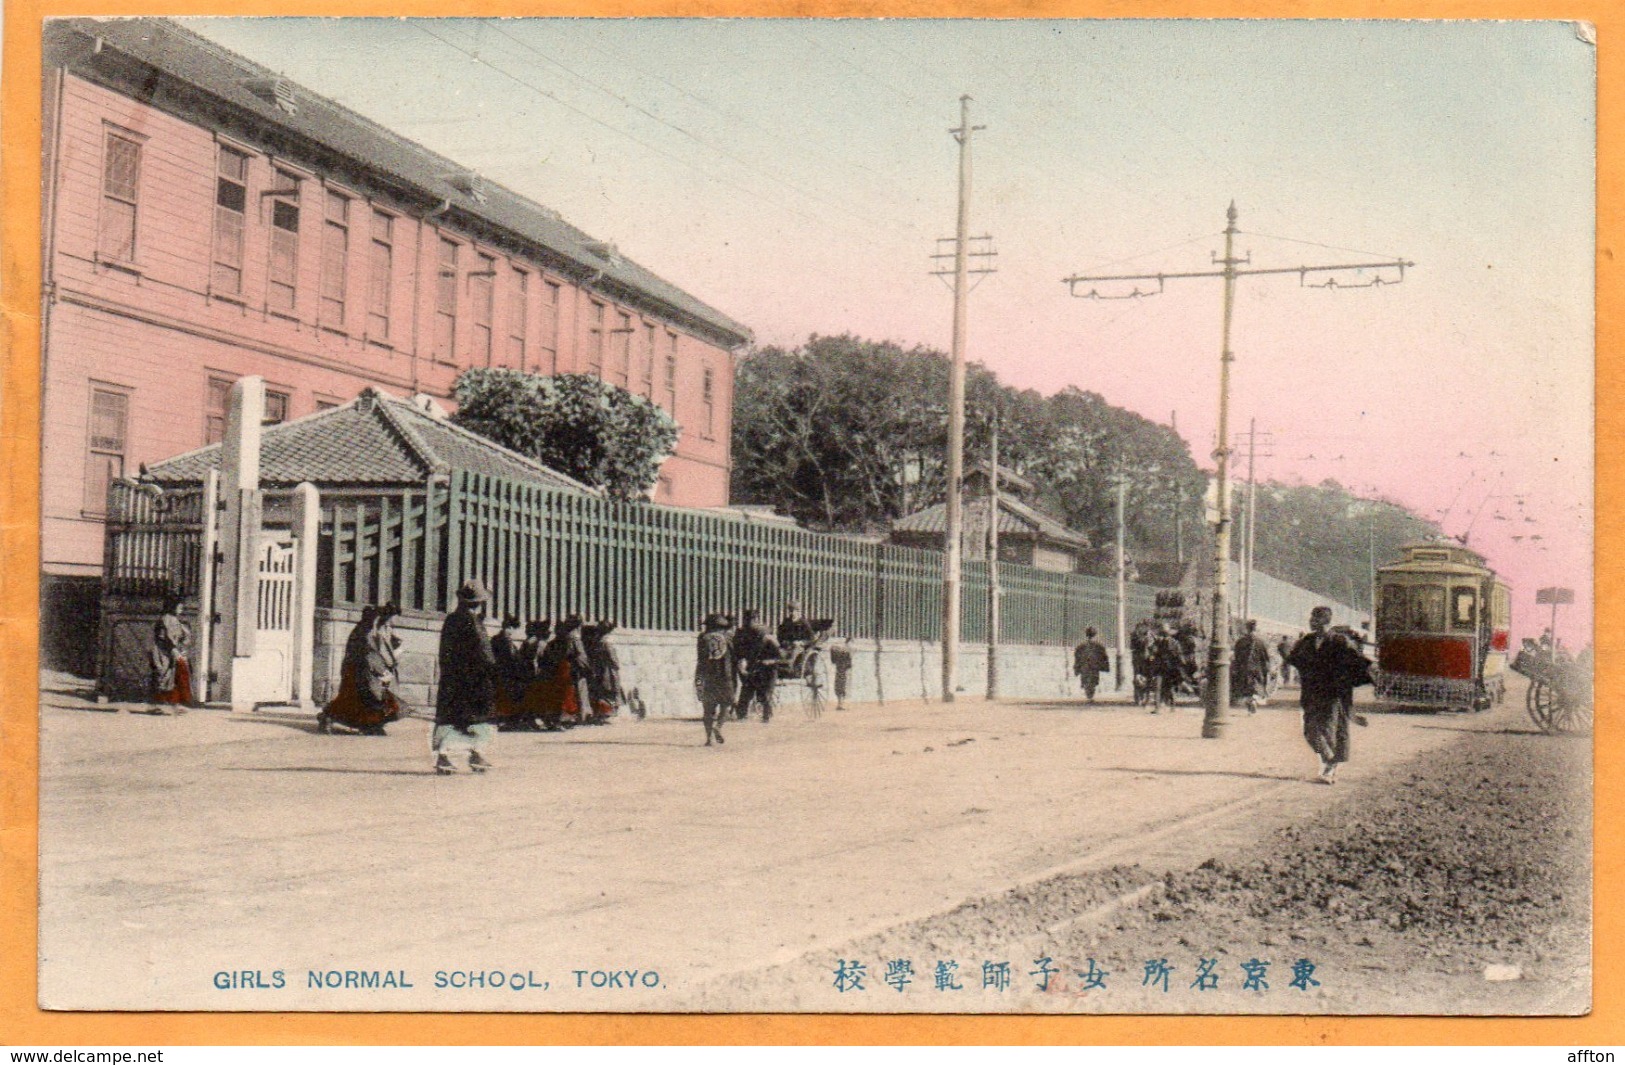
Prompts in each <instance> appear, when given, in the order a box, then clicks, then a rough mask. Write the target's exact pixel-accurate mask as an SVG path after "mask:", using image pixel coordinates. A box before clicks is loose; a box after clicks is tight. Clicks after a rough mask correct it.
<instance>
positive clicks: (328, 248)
mask: <svg viewBox="0 0 1625 1065" xmlns="http://www.w3.org/2000/svg"><path fill="white" fill-rule="evenodd" d="M326 203H327V206H326V219H325V221H324V222H323V224H322V306H321V323H322V324H323V325H325V326H327V327H328V328H330V329H343V328H344V294H345V289H346V276H347V275H348V274H349V269H348V267H349V263H350V197H348V196H345V195H344V194H342V193H338V192H334V191H333V190H332V189H328V190H327V200H326Z"/></svg>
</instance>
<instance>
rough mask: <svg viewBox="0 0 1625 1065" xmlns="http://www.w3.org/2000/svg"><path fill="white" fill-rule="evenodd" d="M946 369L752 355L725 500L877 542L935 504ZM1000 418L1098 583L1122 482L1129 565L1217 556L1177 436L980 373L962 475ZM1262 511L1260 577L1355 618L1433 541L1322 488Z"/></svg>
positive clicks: (816, 349)
mask: <svg viewBox="0 0 1625 1065" xmlns="http://www.w3.org/2000/svg"><path fill="white" fill-rule="evenodd" d="M948 369H949V366H948V358H947V356H946V355H945V354H944V353H942V352H940V351H937V350H934V349H932V348H927V347H920V346H916V347H912V348H904V347H902V346H900V345H898V344H894V343H890V342H886V341H873V340H865V339H862V338H859V337H854V336H851V335H842V336H812V337H810V338H808V340H807V342H806V343H805V344H802V345H800V346H798V347H795V348H789V349H786V348H780V347H764V348H759V349H757V350H755V351H752V352H750V353H748V354H747V355H746V356H745V357H744V358H742V359H741V360H740V363H739V370H738V376H737V380H736V383H735V389H734V412H733V415H734V416H733V462H734V473H733V486H732V498H733V501H734V502H735V503H745V504H767V505H772V506H774V507H777V508H778V509H779V510H780V511H781V512H782V513H785V514H788V515H790V516H792V517H794V518H795V519H796V520H798V521H800V522H801V523H803V524H805V525H807V526H809V527H811V528H815V529H822V530H826V531H836V532H855V533H881V532H884V531H886V530H887V529H888V528H889V527H890V526H891V524H892V522H894V521H896V520H897V519H898V518H900V517H902V516H904V515H906V514H910V513H913V512H915V511H917V510H920V509H922V508H924V507H926V506H929V505H931V504H933V503H939V502H941V501H942V499H943V497H944V493H945V489H946V477H945V465H946V452H947V440H948ZM995 417H996V418H997V420H998V423H999V463H1000V465H1001V466H1003V467H1005V468H1007V469H1010V470H1013V471H1015V472H1016V473H1019V474H1021V475H1022V476H1024V477H1025V478H1026V479H1028V480H1029V481H1031V482H1033V483H1034V484H1035V485H1036V486H1037V489H1038V495H1037V498H1036V499H1035V500H1034V502H1035V503H1036V504H1037V505H1038V506H1039V507H1040V509H1042V510H1044V511H1045V512H1047V513H1049V514H1051V515H1052V516H1054V517H1055V518H1057V519H1059V520H1061V521H1063V522H1065V523H1066V524H1067V525H1068V526H1070V527H1071V528H1073V529H1075V530H1077V531H1079V532H1082V533H1084V534H1085V535H1087V536H1088V537H1089V539H1090V542H1091V543H1092V544H1094V545H1096V551H1095V554H1094V557H1093V558H1092V559H1090V560H1089V568H1090V569H1091V570H1092V571H1093V572H1097V573H1107V572H1110V570H1111V567H1112V565H1113V561H1114V552H1113V547H1114V545H1115V542H1116V535H1117V525H1116V522H1117V515H1116V505H1117V489H1116V477H1117V476H1118V475H1119V474H1122V475H1124V476H1125V477H1126V479H1127V483H1128V492H1127V505H1126V507H1125V508H1124V513H1125V526H1126V540H1127V543H1128V547H1129V551H1130V554H1131V556H1132V557H1133V558H1136V559H1138V560H1140V561H1141V562H1142V563H1150V562H1157V563H1163V565H1159V566H1158V567H1157V568H1158V570H1159V571H1160V572H1161V573H1163V574H1168V573H1170V572H1171V567H1169V566H1167V565H1166V563H1168V562H1171V561H1172V560H1173V559H1174V558H1175V555H1176V539H1178V540H1180V541H1182V545H1181V546H1182V548H1183V550H1182V552H1181V553H1182V554H1183V556H1184V559H1185V560H1186V561H1187V562H1190V561H1196V560H1201V559H1209V558H1211V557H1212V551H1213V539H1212V531H1211V529H1210V527H1209V526H1208V525H1207V524H1206V521H1205V507H1204V498H1205V494H1206V490H1207V483H1208V475H1207V473H1206V472H1205V471H1203V470H1202V469H1201V468H1200V467H1199V466H1198V465H1197V463H1196V461H1195V459H1194V458H1193V457H1192V455H1191V452H1190V448H1189V446H1188V445H1187V444H1186V443H1185V441H1184V439H1183V438H1181V437H1180V436H1179V434H1178V433H1176V432H1175V431H1174V430H1173V429H1172V428H1171V427H1169V426H1165V425H1159V424H1157V423H1155V422H1152V421H1150V420H1149V419H1147V418H1145V417H1142V416H1141V415H1139V414H1136V413H1134V412H1133V411H1128V410H1124V409H1123V408H1121V407H1115V406H1113V405H1111V404H1110V403H1107V402H1106V401H1105V400H1104V399H1103V398H1101V397H1100V396H1099V395H1098V394H1096V393H1094V392H1086V391H1083V390H1081V389H1078V388H1074V387H1068V388H1065V389H1062V390H1061V391H1060V392H1057V393H1055V394H1054V395H1051V396H1044V395H1041V394H1040V393H1038V392H1036V391H1032V390H1021V389H1016V388H1011V387H1010V386H1008V385H1005V384H1003V383H1002V382H1000V381H999V379H998V377H997V375H996V374H994V373H993V372H992V371H991V370H988V369H987V368H986V367H983V366H980V365H975V364H973V365H971V366H970V367H969V370H968V374H967V379H966V440H965V447H966V456H965V468H966V469H967V470H971V469H974V468H975V467H976V466H977V465H978V464H985V463H986V462H987V461H988V454H989V445H990V438H991V435H992V434H991V430H992V425H993V421H994V419H995ZM1257 506H1258V533H1257V538H1256V541H1255V546H1254V559H1255V561H1256V562H1257V564H1258V567H1259V568H1260V569H1262V570H1264V571H1266V572H1268V573H1270V574H1272V575H1274V576H1277V577H1280V578H1281V579H1282V580H1286V581H1290V582H1292V583H1293V584H1297V585H1299V586H1301V587H1304V588H1308V589H1310V590H1312V591H1317V592H1320V593H1321V594H1323V595H1326V596H1328V597H1331V598H1335V599H1337V600H1340V601H1342V602H1346V603H1349V604H1350V605H1356V606H1361V605H1364V604H1365V603H1366V601H1367V599H1369V595H1370V593H1369V588H1368V584H1369V581H1368V568H1369V564H1370V559H1371V558H1372V557H1374V558H1375V560H1376V563H1377V565H1382V564H1383V563H1384V562H1386V561H1389V560H1391V559H1392V558H1394V557H1396V555H1397V549H1398V547H1399V545H1400V544H1401V543H1404V542H1405V541H1407V540H1413V539H1417V538H1419V537H1423V536H1429V535H1434V534H1436V533H1437V529H1436V527H1435V526H1433V525H1432V524H1430V523H1428V522H1426V521H1424V520H1423V519H1421V518H1419V517H1417V516H1416V515H1415V514H1412V513H1410V512H1409V511H1407V510H1405V509H1404V508H1403V507H1400V506H1398V505H1397V504H1393V503H1388V502H1381V501H1372V500H1363V499H1359V498H1357V497H1355V496H1354V495H1352V494H1350V493H1349V492H1347V491H1346V490H1345V489H1343V488H1342V487H1341V486H1340V485H1337V484H1336V483H1335V482H1331V481H1328V482H1325V483H1323V484H1320V485H1304V486H1287V485H1279V484H1267V485H1260V487H1259V490H1258V493H1257ZM1238 516H1239V511H1238ZM1237 530H1238V532H1239V530H1240V527H1239V525H1238V526H1237ZM1235 540H1236V543H1237V548H1236V550H1237V552H1238V557H1239V550H1240V546H1239V544H1240V537H1239V536H1238V537H1236V538H1235ZM1146 568H1148V569H1149V568H1150V567H1149V565H1147V566H1146Z"/></svg>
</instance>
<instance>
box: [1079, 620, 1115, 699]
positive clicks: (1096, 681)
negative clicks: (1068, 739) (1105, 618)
mask: <svg viewBox="0 0 1625 1065" xmlns="http://www.w3.org/2000/svg"><path fill="white" fill-rule="evenodd" d="M1111 668H1112V665H1111V659H1109V658H1108V657H1107V656H1106V645H1105V644H1103V643H1101V642H1100V641H1099V640H1098V639H1096V638H1095V629H1094V627H1093V626H1090V627H1089V628H1086V629H1084V630H1083V642H1082V643H1080V644H1078V646H1077V647H1075V648H1073V650H1072V672H1073V673H1075V674H1076V675H1077V678H1078V682H1079V683H1080V684H1082V685H1083V695H1084V698H1086V699H1088V700H1089V701H1090V702H1091V703H1092V702H1094V701H1095V690H1096V689H1097V688H1099V687H1100V675H1101V674H1102V673H1106V672H1109V671H1110V670H1111Z"/></svg>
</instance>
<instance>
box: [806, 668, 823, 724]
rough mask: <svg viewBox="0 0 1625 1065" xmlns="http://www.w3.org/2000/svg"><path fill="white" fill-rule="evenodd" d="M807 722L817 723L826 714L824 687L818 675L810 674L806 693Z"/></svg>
mask: <svg viewBox="0 0 1625 1065" xmlns="http://www.w3.org/2000/svg"><path fill="white" fill-rule="evenodd" d="M806 708H807V720H809V721H817V720H818V719H819V718H820V717H822V716H823V713H824V686H823V685H822V684H820V683H818V676H817V674H808V676H807V693H806Z"/></svg>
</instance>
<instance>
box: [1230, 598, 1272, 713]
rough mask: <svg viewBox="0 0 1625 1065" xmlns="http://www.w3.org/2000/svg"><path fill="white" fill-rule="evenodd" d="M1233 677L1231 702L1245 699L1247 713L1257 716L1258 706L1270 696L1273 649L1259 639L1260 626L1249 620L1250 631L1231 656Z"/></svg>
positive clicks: (1244, 635)
mask: <svg viewBox="0 0 1625 1065" xmlns="http://www.w3.org/2000/svg"><path fill="white" fill-rule="evenodd" d="M1230 675H1231V677H1232V681H1231V689H1230V698H1231V699H1232V700H1236V699H1245V700H1246V702H1247V712H1248V713H1249V714H1256V713H1258V704H1259V702H1260V701H1261V700H1263V699H1267V698H1268V697H1269V693H1270V649H1269V645H1268V644H1266V643H1265V642H1264V641H1263V640H1262V639H1261V638H1259V635H1258V622H1256V621H1253V620H1250V619H1249V620H1248V622H1247V631H1245V632H1243V633H1242V634H1241V639H1239V640H1237V641H1236V646H1235V647H1234V648H1232V650H1231V652H1230Z"/></svg>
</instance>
